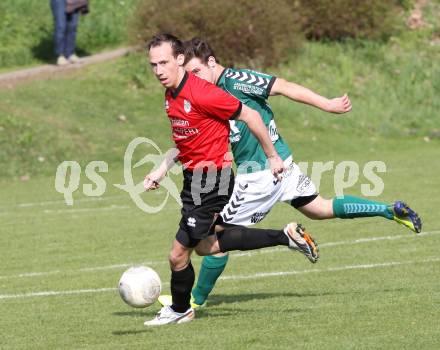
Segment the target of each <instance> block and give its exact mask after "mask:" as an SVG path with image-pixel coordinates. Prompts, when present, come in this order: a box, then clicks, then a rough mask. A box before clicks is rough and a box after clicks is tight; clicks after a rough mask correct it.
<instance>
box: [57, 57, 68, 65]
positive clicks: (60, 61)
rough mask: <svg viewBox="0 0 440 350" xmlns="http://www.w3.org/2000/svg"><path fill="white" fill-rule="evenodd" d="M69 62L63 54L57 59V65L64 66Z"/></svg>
mask: <svg viewBox="0 0 440 350" xmlns="http://www.w3.org/2000/svg"><path fill="white" fill-rule="evenodd" d="M68 64H69V61H68V60H67V59H66V57H64V56H59V57H58V59H57V66H66V65H68Z"/></svg>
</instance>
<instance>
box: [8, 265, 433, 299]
mask: <svg viewBox="0 0 440 350" xmlns="http://www.w3.org/2000/svg"><path fill="white" fill-rule="evenodd" d="M433 262H440V258H431V259H424V260H415V261H390V262H384V263H377V264H361V265H346V266H336V267H329V268H327V269H307V270H301V271H295V270H294V271H275V272H258V273H255V274H252V275H230V276H221V277H220V279H221V280H225V281H228V280H233V281H234V280H247V279H259V278H267V277H279V276H290V275H303V274H309V273H321V272H338V271H345V270H356V269H375V268H384V267H392V266H401V265H412V264H426V263H433ZM116 290H117V288H98V289H77V290H65V291H53V290H52V291H41V292H29V293H22V294H0V300H4V299H17V298H32V297H48V296H58V295H76V294H84V293H103V292H115V291H116Z"/></svg>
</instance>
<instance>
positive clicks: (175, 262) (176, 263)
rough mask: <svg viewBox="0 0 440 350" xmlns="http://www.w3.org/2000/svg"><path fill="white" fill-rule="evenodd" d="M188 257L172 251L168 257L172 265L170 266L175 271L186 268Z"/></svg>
mask: <svg viewBox="0 0 440 350" xmlns="http://www.w3.org/2000/svg"><path fill="white" fill-rule="evenodd" d="M187 260H188V259H187V257H186V255H184V254H180V253H178V252H175V251H171V252H170V255H169V256H168V261H169V263H170V266H171V267H172V268H174V269H176V268H181V267H183V266H185V264H186V263H187Z"/></svg>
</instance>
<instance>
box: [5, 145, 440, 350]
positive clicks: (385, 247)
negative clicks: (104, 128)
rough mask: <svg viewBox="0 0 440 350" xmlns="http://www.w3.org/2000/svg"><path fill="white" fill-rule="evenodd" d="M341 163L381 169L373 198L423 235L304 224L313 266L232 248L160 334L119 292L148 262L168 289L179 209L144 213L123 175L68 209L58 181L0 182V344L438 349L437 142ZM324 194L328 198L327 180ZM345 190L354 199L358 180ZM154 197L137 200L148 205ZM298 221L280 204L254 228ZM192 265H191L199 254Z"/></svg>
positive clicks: (386, 225) (390, 228)
mask: <svg viewBox="0 0 440 350" xmlns="http://www.w3.org/2000/svg"><path fill="white" fill-rule="evenodd" d="M346 141H347V142H354V140H353V139H352V138H350V137H348V138H347V140H346ZM329 148H330V150H329V151H330V154H331V148H332V146H331V145H330V146H329ZM323 154H324V153H323ZM338 157H339V159H352V160H358V161H359V163H360V164H363V163H365V162H366V161H367V160H371V159H381V160H383V161H385V162H386V164H387V167H388V171H387V173H386V174H383V179H384V183H385V191H384V193H383V196H382V198H383V199H384V200H385V201H391V200H393V199H397V198H404V199H405V200H407V201H409V203H411V204H412V205H413V206H414V207H415V208H417V210H419V212H420V213H421V215H422V217H423V219H424V223H425V226H424V232H425V233H424V234H422V235H420V236H418V237H416V236H415V235H414V234H412V233H411V232H410V231H408V230H406V229H405V228H404V227H401V226H399V225H397V224H394V223H392V222H387V221H385V220H383V219H379V218H378V219H366V220H349V221H342V220H335V221H331V222H312V221H310V220H306V219H302V218H301V220H302V221H303V222H304V223H305V224H306V226H307V227H308V228H309V229H310V230H311V231H312V232H313V234H314V236H315V238H316V239H317V241H318V242H319V243H320V245H321V259H320V261H319V262H318V263H317V264H316V265H311V264H309V263H308V261H307V260H306V259H305V258H304V257H302V256H301V255H299V254H292V253H291V252H289V251H286V249H282V248H281V247H280V248H275V249H274V248H271V249H266V250H263V251H260V252H252V253H245V254H243V253H234V254H233V255H232V258H231V259H230V263H229V266H228V267H227V270H226V271H225V273H224V280H222V281H220V282H219V283H218V285H217V287H216V290H215V293H214V294H213V295H212V298H211V300H210V305H209V307H208V308H206V309H205V310H203V311H200V312H199V313H198V314H197V319H196V320H195V321H194V322H192V323H190V324H187V325H180V326H169V327H163V328H160V329H145V328H144V326H143V321H144V320H146V319H148V318H151V317H152V316H153V315H154V313H155V312H156V311H157V310H158V308H159V307H158V306H157V305H154V306H152V307H150V308H147V309H145V310H140V311H139V310H135V309H131V308H130V307H128V306H127V305H125V304H124V303H123V302H122V301H121V299H120V298H119V296H118V294H117V291H116V285H117V281H118V279H119V277H120V275H121V273H122V272H123V271H124V270H125V269H126V268H127V267H128V266H130V265H132V264H139V263H144V264H146V265H149V266H152V267H153V268H155V269H156V270H157V271H158V272H159V274H160V275H161V277H162V279H163V282H164V289H165V291H168V288H169V284H168V281H169V271H168V266H167V261H166V257H167V252H168V249H169V247H170V242H171V240H172V238H173V235H174V231H175V227H176V225H177V222H178V220H179V215H178V205H177V203H176V202H174V201H172V200H169V201H168V204H167V205H166V207H165V208H164V209H163V211H161V212H160V213H158V214H145V213H143V212H142V211H140V210H139V209H138V208H137V207H136V206H135V205H134V204H133V203H132V201H131V200H130V198H129V197H128V194H125V193H124V192H121V191H120V190H118V189H116V188H114V187H113V186H111V184H113V183H122V181H123V180H122V170H119V169H115V170H114V171H110V172H109V173H108V174H105V175H104V178H105V180H106V181H107V184H108V186H107V191H106V193H105V195H104V196H103V197H102V199H101V200H99V199H96V198H95V199H93V198H88V197H85V196H83V195H79V194H78V195H76V196H75V203H74V206H73V207H67V206H66V205H65V204H64V203H63V198H62V195H61V194H59V193H57V192H55V190H54V185H53V182H54V178H53V177H39V178H36V179H34V180H33V181H30V182H27V183H23V182H19V181H15V182H14V181H12V182H11V181H9V180H0V186H1V188H2V196H1V198H0V218H1V222H2V235H1V236H0V246H1V247H2V254H1V256H2V272H1V275H0V290H1V292H0V294H1V295H0V305H1V309H2V313H3V315H4V317H2V318H1V321H0V329H1V333H2V346H1V348H2V349H3V348H4V349H26V348H29V347H30V346H32V347H33V348H38V349H61V348H62V349H74V348H75V349H77V348H87V349H113V348H114V349H116V348H134V347H135V346H138V347H147V346H148V347H155V348H159V349H169V348H170V347H172V346H179V344H180V342H181V341H184V344H185V346H184V347H185V348H194V349H204V348H212V346H215V347H216V348H219V349H243V348H256V349H264V348H276V349H292V348H298V349H303V348H323V349H359V348H362V349H414V348H415V347H417V348H418V349H436V348H438V346H439V344H440V336H439V333H438V317H439V312H440V294H439V289H438V286H439V284H438V281H439V278H440V272H439V271H440V269H439V263H440V257H439V255H438V251H439V248H440V225H439V224H437V223H436V214H437V211H438V208H439V206H440V200H439V198H440V197H439V194H440V193H439V190H438V189H439V185H440V183H439V177H438V174H439V172H440V164H439V163H438V162H435V161H434V160H435V159H436V158H437V157H438V144H435V143H424V142H420V141H388V142H387V141H383V142H382V143H381V144H380V145H376V146H375V150H374V152H361V151H359V150H356V149H347V150H346V151H345V152H340V153H339V155H338ZM316 159H321V160H327V158H326V156H323V157H318V156H317V157H316ZM332 159H333V158H332ZM303 160H305V159H303ZM336 160H338V158H337V159H336ZM84 182H87V181H85V180H84V181H82V183H84ZM360 182H362V181H361V180H360ZM360 182H359V183H360ZM321 192H322V193H323V194H324V195H331V194H332V181H331V174H329V175H328V176H326V177H324V178H323V180H322V183H321ZM349 193H351V194H359V185H356V186H355V187H353V188H352V189H350V191H349ZM163 196H164V192H158V194H147V195H145V196H144V199H145V200H146V201H147V202H148V203H152V204H153V203H157V202H158V201H161V200H162V198H163ZM295 219H296V220H299V214H297V213H296V212H294V211H292V210H291V209H289V208H288V207H287V206H282V205H280V206H278V207H277V208H276V209H275V210H274V211H273V212H272V213H271V215H270V216H269V217H268V218H267V220H265V221H264V222H263V223H261V224H260V226H270V227H278V226H280V225H282V224H283V223H284V222H286V220H295ZM194 261H195V266H196V269H197V268H198V266H199V263H200V258H198V257H197V258H195V259H194ZM409 335H410V336H409ZM31 344H32V345H31Z"/></svg>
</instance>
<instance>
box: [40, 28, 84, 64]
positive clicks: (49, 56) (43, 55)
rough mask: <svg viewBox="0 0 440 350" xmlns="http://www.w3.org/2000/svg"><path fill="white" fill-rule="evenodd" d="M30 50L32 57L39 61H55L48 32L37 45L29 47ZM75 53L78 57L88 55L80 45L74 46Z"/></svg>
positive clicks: (51, 40)
mask: <svg viewBox="0 0 440 350" xmlns="http://www.w3.org/2000/svg"><path fill="white" fill-rule="evenodd" d="M31 51H32V55H33V56H34V58H36V59H37V60H39V61H42V62H45V63H55V61H56V57H55V53H54V46H53V38H52V36H51V34H50V33H48V36H46V37H45V38H43V39H41V40H40V42H39V43H38V44H37V45H35V46H33V47H32V48H31ZM75 53H76V54H77V55H78V56H79V57H84V56H90V53H89V52H88V51H86V50H83V49H81V48H80V47H77V48H76V50H75Z"/></svg>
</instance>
